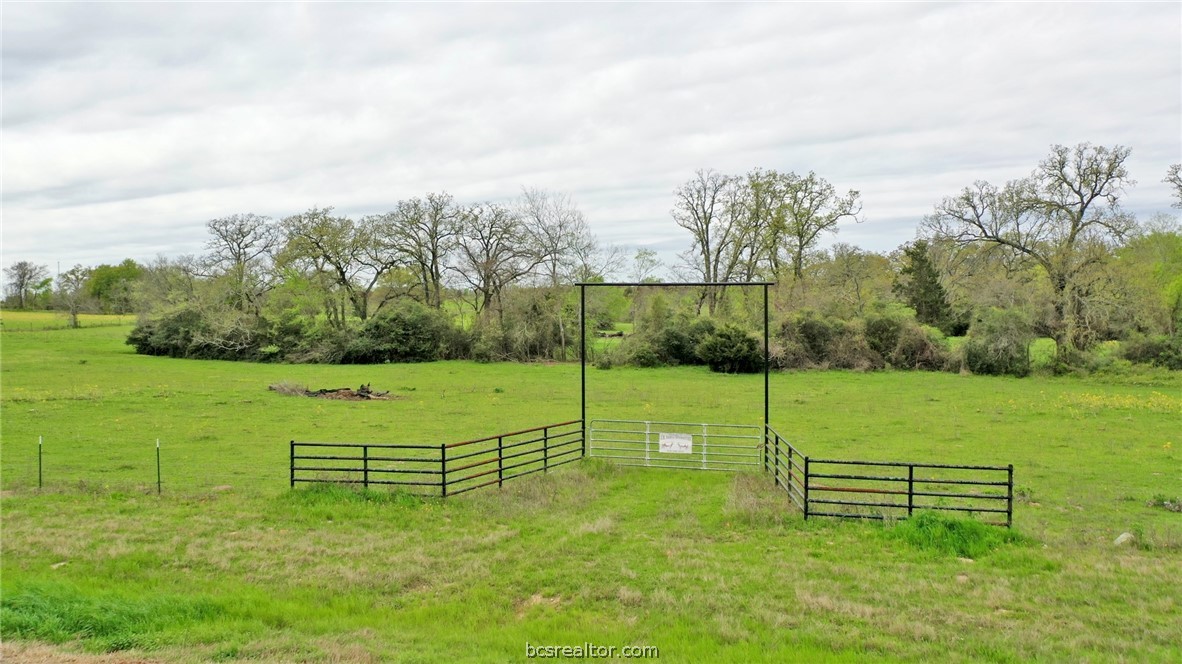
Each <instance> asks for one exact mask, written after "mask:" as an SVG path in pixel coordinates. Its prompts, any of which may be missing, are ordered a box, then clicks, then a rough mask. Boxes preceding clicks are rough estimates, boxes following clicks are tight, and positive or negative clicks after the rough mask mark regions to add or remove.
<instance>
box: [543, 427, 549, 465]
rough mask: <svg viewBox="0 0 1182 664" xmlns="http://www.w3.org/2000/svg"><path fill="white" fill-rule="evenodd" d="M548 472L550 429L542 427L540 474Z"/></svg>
mask: <svg viewBox="0 0 1182 664" xmlns="http://www.w3.org/2000/svg"><path fill="white" fill-rule="evenodd" d="M548 472H550V427H542V474H546V473H548Z"/></svg>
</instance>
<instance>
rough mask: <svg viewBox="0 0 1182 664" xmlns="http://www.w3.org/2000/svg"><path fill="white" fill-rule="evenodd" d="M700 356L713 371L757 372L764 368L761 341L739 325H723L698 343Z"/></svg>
mask: <svg viewBox="0 0 1182 664" xmlns="http://www.w3.org/2000/svg"><path fill="white" fill-rule="evenodd" d="M697 350H698V357H699V358H701V360H702V362H704V363H706V364H707V365H708V366H709V367H710V370H711V371H718V372H722V373H755V372H757V371H760V370H761V369H762V368H763V353H761V352H760V349H759V342H758V341H756V340H755V339H754V338H753V337H752V336H751V335H750V334H748V333H747V332H746V330H744V329H742V328H740V327H738V326H737V325H730V324H727V325H723V326H722V327H720V328H718V329H716V330H714V332H712V333H711V334H710V335H709V336H707V337H706V338H705V339H703V340H702V342H701V343H700V344H698V349H697Z"/></svg>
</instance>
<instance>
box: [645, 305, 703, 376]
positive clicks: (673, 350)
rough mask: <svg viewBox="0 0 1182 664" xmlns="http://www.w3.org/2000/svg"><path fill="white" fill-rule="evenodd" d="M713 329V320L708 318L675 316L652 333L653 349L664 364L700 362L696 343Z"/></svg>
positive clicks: (700, 341)
mask: <svg viewBox="0 0 1182 664" xmlns="http://www.w3.org/2000/svg"><path fill="white" fill-rule="evenodd" d="M714 330H715V325H714V321H712V320H710V319H709V318H696V319H695V318H690V317H689V316H686V315H681V316H677V317H676V318H674V319H672V320H670V321H668V322H667V323H666V324H665V327H664V328H663V329H661V330H660V331H658V332H657V333H656V334H654V335H652V342H651V343H652V346H653V349H654V350H655V351H656V352H657V354H658V355H660V356H661V359H662V360H663V363H665V364H672V365H678V364H701V363H702V359H701V358H700V357H698V345H699V344H701V343H702V341H703V340H704V339H706V337H708V336H710V334H712V333H713V332H714Z"/></svg>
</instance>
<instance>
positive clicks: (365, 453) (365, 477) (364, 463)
mask: <svg viewBox="0 0 1182 664" xmlns="http://www.w3.org/2000/svg"><path fill="white" fill-rule="evenodd" d="M361 486H362V487H363V488H364V489H365V490H366V491H368V490H369V445H362V446H361Z"/></svg>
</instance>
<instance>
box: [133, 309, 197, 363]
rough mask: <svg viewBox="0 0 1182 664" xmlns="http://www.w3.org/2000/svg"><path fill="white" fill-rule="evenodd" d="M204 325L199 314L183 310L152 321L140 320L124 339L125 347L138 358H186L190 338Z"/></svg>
mask: <svg viewBox="0 0 1182 664" xmlns="http://www.w3.org/2000/svg"><path fill="white" fill-rule="evenodd" d="M203 325H204V321H203V320H202V317H201V312H199V311H197V310H196V309H190V308H187V307H186V308H183V309H176V310H174V311H170V312H168V313H165V314H164V315H162V316H160V317H159V318H156V319H153V320H147V319H145V320H141V321H139V323H137V324H136V326H135V329H133V330H132V331H131V333H130V334H128V335H127V343H128V344H129V345H130V346H132V347H134V348H135V352H137V353H139V354H141V355H159V356H165V357H188V356H189V349H190V348H191V347H192V345H193V334H194V332H196V331H199V330H200V329H201V328H202V327H203Z"/></svg>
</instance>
